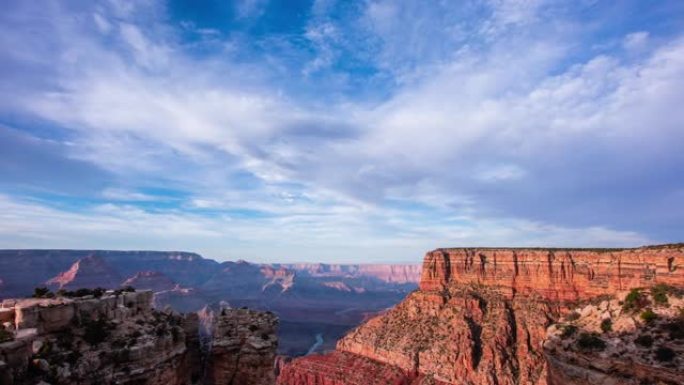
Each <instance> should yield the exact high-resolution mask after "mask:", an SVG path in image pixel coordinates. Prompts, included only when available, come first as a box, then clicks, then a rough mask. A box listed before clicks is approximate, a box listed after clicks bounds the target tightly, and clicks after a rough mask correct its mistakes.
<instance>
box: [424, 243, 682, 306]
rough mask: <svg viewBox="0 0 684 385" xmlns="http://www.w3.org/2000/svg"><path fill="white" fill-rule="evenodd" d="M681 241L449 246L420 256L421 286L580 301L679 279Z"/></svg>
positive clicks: (678, 280) (680, 280)
mask: <svg viewBox="0 0 684 385" xmlns="http://www.w3.org/2000/svg"><path fill="white" fill-rule="evenodd" d="M683 267H684V244H674V245H661V246H648V247H640V248H633V249H554V248H548V249H541V248H539V249H537V248H460V249H457V248H451V249H437V250H434V251H430V252H428V253H427V254H426V255H425V259H424V262H423V271H422V276H421V281H420V289H421V290H422V291H440V290H443V289H445V288H446V287H448V286H451V285H454V284H477V285H486V286H490V287H493V288H497V289H498V290H499V291H500V292H501V293H502V294H504V295H506V296H508V297H513V296H515V295H517V294H537V295H540V296H542V297H545V298H547V299H550V300H559V301H567V300H570V301H572V300H582V299H587V298H590V297H595V296H598V295H603V294H612V293H616V292H618V291H622V290H627V289H630V288H633V287H648V286H652V285H654V284H656V283H666V284H673V285H681V283H682V282H684V268H683Z"/></svg>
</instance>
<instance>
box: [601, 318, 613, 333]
mask: <svg viewBox="0 0 684 385" xmlns="http://www.w3.org/2000/svg"><path fill="white" fill-rule="evenodd" d="M601 330H602V331H603V332H604V333H607V332H609V331H611V330H613V321H611V319H610V318H606V319H604V320H603V321H601Z"/></svg>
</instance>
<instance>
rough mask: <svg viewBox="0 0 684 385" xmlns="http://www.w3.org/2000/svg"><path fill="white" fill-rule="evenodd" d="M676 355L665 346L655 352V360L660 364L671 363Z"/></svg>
mask: <svg viewBox="0 0 684 385" xmlns="http://www.w3.org/2000/svg"><path fill="white" fill-rule="evenodd" d="M676 355H677V354H676V353H675V352H674V350H672V349H670V348H668V347H665V346H661V347H659V348H658V349H656V351H655V358H656V360H658V361H660V362H670V361H672V360H674V358H675V356H676Z"/></svg>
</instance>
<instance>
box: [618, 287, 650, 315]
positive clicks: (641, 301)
mask: <svg viewBox="0 0 684 385" xmlns="http://www.w3.org/2000/svg"><path fill="white" fill-rule="evenodd" d="M646 305H648V299H647V298H646V297H645V296H644V295H643V293H642V292H641V289H638V288H635V289H632V290H630V291H629V293H628V294H627V295H626V296H625V300H624V301H623V303H622V310H624V311H639V310H641V309H643V308H644V306H646Z"/></svg>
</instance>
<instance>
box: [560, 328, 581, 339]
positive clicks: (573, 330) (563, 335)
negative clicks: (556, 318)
mask: <svg viewBox="0 0 684 385" xmlns="http://www.w3.org/2000/svg"><path fill="white" fill-rule="evenodd" d="M575 333H577V326H574V325H563V332H562V333H561V335H560V336H561V338H562V339H567V338H570V337H572V336H573V335H575Z"/></svg>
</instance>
